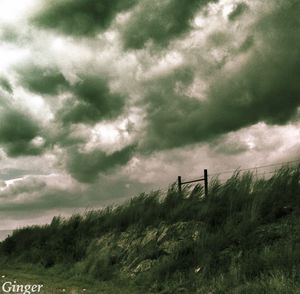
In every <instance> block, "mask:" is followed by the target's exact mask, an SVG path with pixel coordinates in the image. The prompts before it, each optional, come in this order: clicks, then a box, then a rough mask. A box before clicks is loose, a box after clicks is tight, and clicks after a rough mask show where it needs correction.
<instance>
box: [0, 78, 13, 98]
mask: <svg viewBox="0 0 300 294" xmlns="http://www.w3.org/2000/svg"><path fill="white" fill-rule="evenodd" d="M0 88H2V89H3V90H4V91H6V92H8V93H10V94H11V93H12V92H13V89H12V85H11V84H10V82H9V81H8V80H7V79H6V78H4V77H0Z"/></svg>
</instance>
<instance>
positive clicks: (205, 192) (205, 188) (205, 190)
mask: <svg viewBox="0 0 300 294" xmlns="http://www.w3.org/2000/svg"><path fill="white" fill-rule="evenodd" d="M204 194H205V197H207V196H208V174H207V169H205V170H204Z"/></svg>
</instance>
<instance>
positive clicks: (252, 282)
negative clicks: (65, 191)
mask: <svg viewBox="0 0 300 294" xmlns="http://www.w3.org/2000/svg"><path fill="white" fill-rule="evenodd" d="M179 222H186V223H188V224H190V226H191V227H192V226H194V224H195V222H197V223H200V224H202V225H201V229H200V231H199V235H200V237H199V238H197V239H193V238H189V237H188V238H185V239H184V242H181V243H180V246H177V247H176V249H175V250H174V252H173V253H172V254H167V255H166V254H163V253H162V252H161V251H160V250H159V249H158V247H157V246H156V245H155V244H154V245H153V246H152V247H149V248H148V247H147V248H143V250H142V251H143V252H140V253H136V254H137V255H139V256H136V257H137V258H140V259H141V258H142V257H141V256H143V258H147V259H151V260H155V261H157V262H156V263H155V265H154V266H153V267H152V268H151V270H149V271H147V272H145V273H141V274H139V275H137V276H135V277H134V278H132V281H133V282H134V283H135V286H136V287H137V289H141V288H143V289H145V290H148V289H150V290H151V291H152V292H153V293H185V292H186V293H300V290H299V289H300V278H299V273H300V266H299V265H300V246H299V245H300V167H299V166H298V167H294V168H292V167H283V168H281V169H280V170H278V171H277V172H276V173H275V174H274V175H273V176H272V177H271V178H268V179H258V178H256V177H255V176H254V175H253V174H252V173H239V172H236V173H235V174H234V175H233V176H232V177H231V178H230V179H229V180H228V181H226V182H225V183H220V182H219V181H218V179H214V180H212V181H211V182H210V186H209V196H208V197H207V198H205V197H204V195H203V189H202V187H201V186H196V187H194V188H192V187H186V188H185V189H184V190H183V191H182V193H179V192H178V191H177V189H176V186H175V185H172V186H170V188H169V190H168V192H167V193H166V194H165V195H164V194H163V193H161V192H160V191H155V192H152V193H150V194H147V195H146V194H142V195H140V196H138V197H135V198H132V199H131V200H130V201H128V202H127V203H125V204H122V205H120V206H118V207H108V208H106V209H104V210H100V211H90V212H87V213H86V214H84V215H74V216H72V217H71V218H70V219H63V218H60V217H55V218H53V220H52V222H51V224H49V225H45V226H34V227H27V228H23V229H19V230H17V231H15V232H14V233H13V234H12V236H11V237H9V238H7V239H6V240H5V241H3V242H2V243H1V245H0V259H1V260H2V264H4V265H5V264H7V263H11V262H14V263H15V264H32V265H34V266H36V267H40V268H41V267H42V268H44V269H45V270H46V269H47V270H46V272H52V273H53V274H54V275H59V270H58V269H59V268H63V269H64V270H63V272H65V273H69V274H71V275H73V276H76V275H78V276H79V277H81V276H85V277H86V278H88V279H92V280H93V281H102V282H103V281H104V282H105V283H109V282H110V281H111V282H112V283H121V282H120V281H121V278H120V277H121V274H120V265H121V264H122V262H124V256H122V254H119V255H118V254H115V253H114V252H113V251H114V248H113V246H111V248H110V249H109V250H108V251H107V254H105V255H104V256H100V257H99V256H96V255H97V254H96V252H94V251H95V250H96V249H95V248H96V247H93V245H92V244H94V243H93V242H94V240H96V239H99V238H101V237H102V236H105V234H107V233H111V234H115V235H116V236H118V235H120V234H121V233H122V232H130V230H131V229H132V228H135V230H136V231H138V232H141V234H142V232H144V231H145V230H147V228H149V227H158V226H160V225H161V224H165V225H167V226H168V225H169V226H171V225H172V224H177V223H179ZM145 256H147V257H145ZM195 269H198V270H197V272H195ZM125 284H126V283H125ZM128 287H129V286H128ZM143 291H144V290H143ZM94 293H97V292H94ZM111 293H114V292H111ZM115 293H117V292H115ZM124 293H125V292H124Z"/></svg>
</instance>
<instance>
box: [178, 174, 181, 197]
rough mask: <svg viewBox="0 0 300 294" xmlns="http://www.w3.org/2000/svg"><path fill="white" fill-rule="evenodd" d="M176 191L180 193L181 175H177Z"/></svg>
mask: <svg viewBox="0 0 300 294" xmlns="http://www.w3.org/2000/svg"><path fill="white" fill-rule="evenodd" d="M178 192H179V193H181V176H178Z"/></svg>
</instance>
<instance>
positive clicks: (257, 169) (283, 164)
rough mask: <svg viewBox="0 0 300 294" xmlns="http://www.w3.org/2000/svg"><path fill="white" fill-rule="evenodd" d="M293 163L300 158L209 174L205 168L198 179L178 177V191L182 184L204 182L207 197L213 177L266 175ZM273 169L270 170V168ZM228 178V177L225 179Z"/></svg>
mask: <svg viewBox="0 0 300 294" xmlns="http://www.w3.org/2000/svg"><path fill="white" fill-rule="evenodd" d="M292 164H298V165H299V164H300V159H298V160H293V161H286V162H280V163H276V164H269V165H261V166H256V167H250V168H243V169H239V168H237V169H235V170H226V171H221V172H217V173H212V174H210V175H208V170H207V169H204V176H203V177H202V178H199V179H196V180H191V181H182V177H181V176H178V179H177V185H178V191H179V192H181V191H182V186H183V185H187V184H192V183H197V182H204V195H205V196H206V197H207V196H208V179H209V178H212V177H218V178H219V177H220V176H223V175H229V176H227V179H228V178H229V177H231V175H232V174H234V173H235V172H247V171H249V172H250V171H252V172H253V171H254V172H255V176H266V175H273V174H274V173H275V172H276V171H277V170H278V167H279V168H281V167H283V166H290V165H292ZM270 168H271V169H272V170H268V169H270ZM274 168H275V169H274ZM263 169H265V171H263V172H261V170H263ZM224 180H226V179H224Z"/></svg>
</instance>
